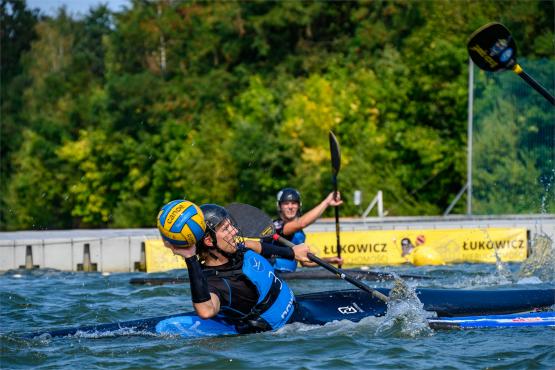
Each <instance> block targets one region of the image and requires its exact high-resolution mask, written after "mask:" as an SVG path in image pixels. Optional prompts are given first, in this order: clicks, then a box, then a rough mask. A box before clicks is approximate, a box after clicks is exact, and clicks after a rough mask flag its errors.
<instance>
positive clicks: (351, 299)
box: [24, 288, 555, 338]
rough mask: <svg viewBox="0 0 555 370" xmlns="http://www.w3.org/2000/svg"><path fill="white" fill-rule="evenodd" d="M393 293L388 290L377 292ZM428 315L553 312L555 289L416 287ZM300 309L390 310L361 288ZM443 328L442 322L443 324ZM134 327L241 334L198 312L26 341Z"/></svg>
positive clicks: (327, 313)
mask: <svg viewBox="0 0 555 370" xmlns="http://www.w3.org/2000/svg"><path fill="white" fill-rule="evenodd" d="M377 290H379V291H380V292H382V293H383V294H386V295H388V294H389V290H388V289H381V288H380V289H377ZM416 293H417V295H418V298H419V299H420V301H421V302H422V303H423V305H424V309H425V310H426V311H431V312H435V313H436V314H437V316H438V317H441V318H449V317H468V316H490V315H505V314H514V313H522V312H530V311H538V310H551V311H552V310H553V308H554V307H553V306H554V305H555V289H504V290H461V289H416ZM297 302H298V306H297V308H296V309H295V313H294V317H293V319H292V322H300V323H305V324H311V325H323V324H325V323H328V322H332V321H336V320H350V321H354V322H358V321H360V320H362V319H363V318H365V317H369V316H383V315H385V312H386V309H387V306H386V305H385V304H384V302H382V301H381V300H378V299H377V298H374V297H373V296H371V295H370V294H368V293H366V292H364V291H362V290H337V291H329V292H318V293H309V294H302V295H298V296H297ZM438 325H439V324H438ZM125 329H132V330H133V332H135V333H139V334H140V333H145V334H146V333H156V334H177V335H181V336H184V337H199V336H200V337H202V336H214V335H232V334H237V331H235V328H234V327H233V326H232V325H230V324H229V323H227V322H226V321H225V320H224V319H223V318H220V317H216V318H213V319H210V320H203V319H200V318H198V317H197V316H196V315H195V314H194V313H192V312H190V313H180V314H175V315H169V316H161V317H152V318H147V319H140V320H132V321H122V322H116V323H109V324H98V325H90V326H81V327H74V328H66V329H59V330H50V331H43V332H35V333H29V334H26V335H24V337H26V338H33V337H37V336H42V335H47V336H50V337H60V336H67V335H75V334H79V333H88V334H95V333H96V334H101V333H106V332H117V331H122V330H123V331H125Z"/></svg>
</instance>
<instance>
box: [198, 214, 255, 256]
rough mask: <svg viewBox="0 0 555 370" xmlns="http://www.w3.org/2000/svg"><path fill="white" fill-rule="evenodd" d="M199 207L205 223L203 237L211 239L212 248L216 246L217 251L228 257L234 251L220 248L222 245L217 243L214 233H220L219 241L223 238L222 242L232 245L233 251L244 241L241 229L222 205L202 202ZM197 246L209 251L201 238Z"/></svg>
mask: <svg viewBox="0 0 555 370" xmlns="http://www.w3.org/2000/svg"><path fill="white" fill-rule="evenodd" d="M200 209H201V211H202V213H203V214H204V220H205V223H206V233H205V237H206V236H209V237H210V238H211V240H212V243H213V245H214V248H216V249H217V250H218V252H220V253H221V254H223V255H224V256H226V257H228V258H229V257H230V256H231V255H232V254H234V253H235V252H233V253H229V252H226V251H224V250H222V248H221V247H222V245H218V241H217V238H216V233H217V232H219V233H220V236H221V238H220V241H222V240H223V242H224V243H226V244H227V245H229V246H231V247H233V248H234V249H235V251H237V245H238V244H240V243H243V242H244V238H243V236H242V235H241V231H240V229H239V227H238V226H237V223H236V222H235V221H234V220H233V217H232V216H231V215H230V214H229V212H228V211H227V210H226V209H225V208H224V207H221V206H219V205H216V204H203V205H202V206H200ZM222 233H223V236H222ZM203 239H204V238H203ZM199 247H200V249H205V250H208V252H210V251H209V249H210V248H208V247H207V246H206V245H205V244H204V240H202V242H201V243H200V245H199Z"/></svg>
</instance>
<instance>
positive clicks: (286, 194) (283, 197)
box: [276, 188, 303, 216]
mask: <svg viewBox="0 0 555 370" xmlns="http://www.w3.org/2000/svg"><path fill="white" fill-rule="evenodd" d="M283 202H297V203H299V210H298V211H297V216H300V215H301V211H302V208H303V202H302V199H301V193H299V191H298V190H297V189H294V188H284V189H281V190H280V191H279V192H278V193H277V197H276V207H277V211H278V212H281V207H280V206H281V203H283Z"/></svg>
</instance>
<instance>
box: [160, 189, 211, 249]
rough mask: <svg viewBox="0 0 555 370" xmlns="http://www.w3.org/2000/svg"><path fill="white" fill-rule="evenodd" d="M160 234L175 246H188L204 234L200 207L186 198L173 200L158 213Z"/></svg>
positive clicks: (204, 226)
mask: <svg viewBox="0 0 555 370" xmlns="http://www.w3.org/2000/svg"><path fill="white" fill-rule="evenodd" d="M157 226H158V230H159V231H160V235H161V236H162V238H163V239H165V240H167V241H168V242H170V243H171V244H173V245H174V246H176V247H181V248H188V247H191V246H193V245H194V244H195V243H196V242H197V241H198V240H200V239H201V238H202V237H203V236H204V231H205V230H206V224H205V222H204V215H203V214H202V211H201V210H200V208H199V207H198V206H197V205H196V204H194V203H192V202H189V201H188V200H183V199H178V200H173V201H171V202H169V203H168V204H166V205H165V206H163V207H162V209H161V210H160V212H159V213H158V218H157Z"/></svg>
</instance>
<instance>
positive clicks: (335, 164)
mask: <svg viewBox="0 0 555 370" xmlns="http://www.w3.org/2000/svg"><path fill="white" fill-rule="evenodd" d="M329 139H330V155H331V172H332V176H331V182H332V185H333V198H334V200H337V175H338V174H339V169H340V168H341V153H340V152H339V143H338V142H337V138H336V137H335V135H334V134H333V132H332V131H331V130H330V134H329ZM339 231H340V227H339V207H337V206H336V207H335V237H336V239H337V258H341V243H340V241H339ZM337 265H338V266H339V267H340V268H341V264H340V263H338V264H337Z"/></svg>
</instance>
